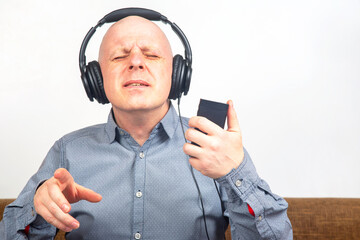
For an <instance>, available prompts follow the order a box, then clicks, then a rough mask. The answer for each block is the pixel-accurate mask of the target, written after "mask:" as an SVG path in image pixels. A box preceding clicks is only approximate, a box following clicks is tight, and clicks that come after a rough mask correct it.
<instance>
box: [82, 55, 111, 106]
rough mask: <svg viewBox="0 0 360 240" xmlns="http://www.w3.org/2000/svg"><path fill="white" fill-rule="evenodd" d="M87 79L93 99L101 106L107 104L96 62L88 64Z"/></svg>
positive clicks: (99, 69)
mask: <svg viewBox="0 0 360 240" xmlns="http://www.w3.org/2000/svg"><path fill="white" fill-rule="evenodd" d="M87 72H88V79H89V80H90V81H89V82H90V86H92V91H91V92H92V94H93V97H94V98H95V99H96V100H97V101H98V102H99V103H102V104H105V103H109V100H108V99H107V97H106V94H105V90H104V84H103V78H102V74H101V68H100V64H99V63H98V62H97V61H92V62H89V64H88V66H87Z"/></svg>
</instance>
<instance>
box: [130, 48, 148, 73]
mask: <svg viewBox="0 0 360 240" xmlns="http://www.w3.org/2000/svg"><path fill="white" fill-rule="evenodd" d="M144 65H145V64H144V56H143V54H142V53H141V52H139V51H135V52H132V53H131V55H130V62H129V68H128V69H129V71H132V70H143V69H144Z"/></svg>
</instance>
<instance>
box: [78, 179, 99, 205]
mask: <svg viewBox="0 0 360 240" xmlns="http://www.w3.org/2000/svg"><path fill="white" fill-rule="evenodd" d="M75 187H76V190H77V195H78V198H79V200H86V201H89V202H100V201H101V199H102V196H101V195H100V194H98V193H97V192H94V191H93V190H91V189H89V188H86V187H83V186H81V185H79V184H77V183H75Z"/></svg>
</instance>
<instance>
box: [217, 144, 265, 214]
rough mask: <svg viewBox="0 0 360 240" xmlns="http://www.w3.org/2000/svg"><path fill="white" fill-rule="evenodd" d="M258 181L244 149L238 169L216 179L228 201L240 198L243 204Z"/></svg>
mask: <svg viewBox="0 0 360 240" xmlns="http://www.w3.org/2000/svg"><path fill="white" fill-rule="evenodd" d="M259 180H260V179H259V176H258V174H257V173H256V169H255V166H254V164H253V162H252V160H251V158H250V156H249V154H248V152H247V151H246V150H245V149H244V160H243V162H242V163H241V164H240V165H239V167H238V168H236V169H235V168H234V169H232V170H231V171H230V172H229V173H228V174H226V175H225V176H223V177H221V178H218V179H216V181H217V182H218V183H219V184H220V185H221V186H223V187H224V188H225V189H226V191H227V194H228V197H229V200H230V199H238V198H240V199H241V200H242V201H244V202H246V200H247V198H248V197H249V195H250V194H251V192H253V191H254V188H255V186H256V185H257V182H258V181H259ZM251 207H252V206H251Z"/></svg>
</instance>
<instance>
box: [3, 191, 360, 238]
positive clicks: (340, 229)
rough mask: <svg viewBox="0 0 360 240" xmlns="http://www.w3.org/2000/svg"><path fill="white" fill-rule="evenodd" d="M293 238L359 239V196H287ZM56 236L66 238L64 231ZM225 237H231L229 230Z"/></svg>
mask: <svg viewBox="0 0 360 240" xmlns="http://www.w3.org/2000/svg"><path fill="white" fill-rule="evenodd" d="M285 199H286V201H287V202H288V203H289V208H288V216H289V218H290V221H291V224H292V226H293V231H294V239H311V240H320V239H326V240H329V239H331V240H339V239H345V240H351V239H354V240H355V239H356V240H359V239H360V198H285ZM12 201H14V199H0V220H1V219H2V216H3V211H4V207H5V206H6V205H7V204H9V203H11V202H12ZM55 239H57V240H59V239H65V235H64V233H63V232H61V231H60V232H59V233H58V234H57V236H56V238H55ZM226 239H231V235H230V231H229V229H228V231H227V232H226Z"/></svg>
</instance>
